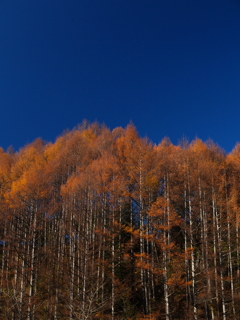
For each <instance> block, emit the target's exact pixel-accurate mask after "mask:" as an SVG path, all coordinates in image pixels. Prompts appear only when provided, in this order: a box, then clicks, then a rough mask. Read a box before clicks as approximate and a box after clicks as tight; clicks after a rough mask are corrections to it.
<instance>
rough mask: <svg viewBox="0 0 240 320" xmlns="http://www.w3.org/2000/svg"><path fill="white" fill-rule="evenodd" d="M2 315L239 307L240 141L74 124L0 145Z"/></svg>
mask: <svg viewBox="0 0 240 320" xmlns="http://www.w3.org/2000/svg"><path fill="white" fill-rule="evenodd" d="M0 215H1V223H0V320H6V319H7V320H8V319H9V320H20V319H21V320H57V319H59V320H67V319H68V320H74V319H81V320H87V319H99V320H100V319H111V320H114V319H118V320H124V319H126V320H127V319H136V320H137V319H138V320H140V319H151V320H176V319H178V320H181V319H184V320H198V319H199V320H200V319H209V320H210V319H211V320H212V319H213V320H228V319H233V320H237V319H239V318H240V145H239V144H237V145H236V147H235V148H234V150H233V151H232V152H231V153H229V154H226V153H225V152H224V151H223V150H222V149H221V148H220V147H218V146H217V145H216V144H214V142H212V141H209V142H206V143H204V142H203V141H202V140H200V139H195V140H194V141H192V142H190V143H188V142H186V141H183V142H182V143H180V144H179V145H177V146H175V145H173V144H172V143H171V141H170V140H169V139H168V138H164V139H163V140H162V142H161V143H159V144H158V145H154V144H153V143H152V142H151V141H149V140H148V139H147V138H144V139H143V138H141V137H140V136H139V135H138V132H137V130H136V128H135V127H134V125H133V124H129V125H128V126H127V127H126V128H121V127H118V128H115V129H113V130H109V129H108V128H107V127H106V126H104V125H100V124H98V123H92V124H91V123H87V122H84V123H83V124H81V125H79V126H78V127H77V128H76V129H74V130H71V131H68V132H66V133H64V134H62V136H60V137H59V138H57V139H56V141H55V142H54V143H45V142H43V141H42V140H41V139H37V140H35V141H34V142H32V143H31V144H28V145H26V146H25V147H24V148H22V149H20V150H19V151H18V152H14V151H13V150H11V149H9V150H8V151H7V152H5V151H4V150H3V149H0Z"/></svg>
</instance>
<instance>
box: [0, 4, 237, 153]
mask: <svg viewBox="0 0 240 320" xmlns="http://www.w3.org/2000/svg"><path fill="white" fill-rule="evenodd" d="M0 109H1V114H0V145H1V146H2V147H3V148H5V149H6V148H7V147H8V146H9V145H12V146H13V147H14V148H15V149H19V148H20V147H23V146H24V145H25V144H27V143H29V142H31V141H33V140H34V139H35V138H37V137H39V136H40V137H42V138H43V139H44V140H46V141H54V140H55V138H56V137H57V136H59V135H60V134H61V133H62V132H63V131H64V130H65V129H67V128H68V129H72V128H73V127H74V126H76V125H77V124H78V123H81V122H82V120H83V119H87V120H89V121H90V122H92V121H95V120H97V121H99V122H100V123H102V122H104V123H105V124H106V125H107V126H108V127H110V128H111V129H113V128H115V127H117V126H123V127H125V126H126V125H127V124H128V123H129V122H130V121H132V122H133V123H134V124H135V125H136V127H137V129H138V131H139V133H140V135H141V136H142V137H143V136H148V137H149V138H150V139H151V140H152V141H153V142H154V143H158V142H159V141H161V139H162V138H163V137H164V136H168V137H169V138H170V139H171V140H172V142H173V143H174V144H177V143H178V141H179V139H181V138H182V137H183V136H184V137H187V138H188V139H189V140H192V139H194V138H195V137H196V136H197V137H199V138H201V139H203V140H204V141H205V140H207V139H208V138H211V139H213V140H214V142H216V143H218V144H219V145H220V146H221V147H222V148H224V149H225V150H226V151H227V152H230V151H231V150H232V148H233V147H234V145H235V143H236V142H237V141H240V126H239V119H240V1H238V0H210V1H209V0H182V1H179V0H164V1H163V0H39V1H37V0H34V1H33V0H0Z"/></svg>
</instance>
